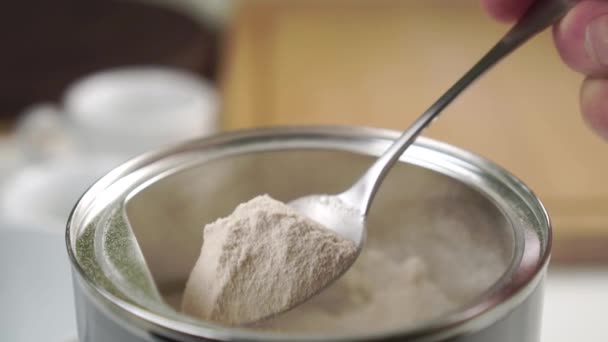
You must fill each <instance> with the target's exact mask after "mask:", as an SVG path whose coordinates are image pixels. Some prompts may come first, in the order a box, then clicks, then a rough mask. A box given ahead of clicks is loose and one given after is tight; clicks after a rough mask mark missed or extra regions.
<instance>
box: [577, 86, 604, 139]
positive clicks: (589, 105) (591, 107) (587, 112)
mask: <svg viewBox="0 0 608 342" xmlns="http://www.w3.org/2000/svg"><path fill="white" fill-rule="evenodd" d="M581 111H582V112H583V116H584V118H585V119H586V121H587V123H589V125H590V126H591V127H592V128H593V130H594V131H596V132H597V133H598V134H599V135H600V136H602V137H604V138H605V139H608V79H605V78H587V79H586V80H585V82H583V86H582V87H581Z"/></svg>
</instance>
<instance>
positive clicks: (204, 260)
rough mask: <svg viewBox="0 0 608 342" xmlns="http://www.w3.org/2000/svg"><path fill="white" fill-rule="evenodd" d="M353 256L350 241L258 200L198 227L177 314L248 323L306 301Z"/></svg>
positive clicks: (265, 198) (354, 251)
mask: <svg viewBox="0 0 608 342" xmlns="http://www.w3.org/2000/svg"><path fill="white" fill-rule="evenodd" d="M356 256H357V248H356V246H355V244H354V243H353V242H352V241H350V240H346V239H344V238H342V237H340V236H338V235H337V234H335V233H334V232H332V231H330V230H328V229H326V228H324V227H323V226H321V225H320V224H318V223H316V222H314V221H312V220H310V219H308V218H306V217H304V216H302V215H300V214H299V213H297V212H296V211H295V210H293V209H292V208H290V207H289V206H287V205H285V204H283V203H281V202H279V201H276V200H274V199H272V198H270V197H269V196H267V195H264V196H258V197H256V198H254V199H252V200H251V201H249V202H247V203H243V204H241V205H239V206H238V207H237V208H236V209H235V211H234V212H233V213H232V214H231V215H230V216H228V217H226V218H222V219H219V220H217V221H215V222H213V223H211V224H208V225H207V226H205V228H204V243H203V247H202V249H201V254H200V257H199V259H198V260H197V262H196V265H195V266H194V269H193V270H192V273H191V274H190V277H189V279H188V282H187V284H186V289H185V292H184V297H183V301H182V310H183V312H185V313H187V314H189V315H192V316H196V317H199V318H201V319H204V320H210V321H215V322H220V323H223V324H229V325H235V324H243V323H250V322H255V321H257V320H259V319H262V318H265V317H268V316H270V315H273V314H276V313H280V312H283V311H285V310H287V309H289V308H291V307H293V306H295V305H297V304H299V303H300V302H302V301H304V300H306V299H308V298H309V297H311V296H312V295H314V294H315V293H316V292H318V291H319V290H320V289H322V288H324V287H325V286H327V285H328V284H329V283H330V282H332V281H333V280H334V279H336V277H338V276H339V275H340V274H342V273H343V272H344V271H345V270H346V269H347V268H348V267H349V266H350V265H351V264H352V262H353V261H354V260H355V258H356Z"/></svg>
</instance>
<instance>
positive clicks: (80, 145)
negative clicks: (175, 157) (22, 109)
mask: <svg viewBox="0 0 608 342" xmlns="http://www.w3.org/2000/svg"><path fill="white" fill-rule="evenodd" d="M62 112H63V113H62ZM217 112H218V99H217V94H216V91H215V89H214V87H213V86H212V85H210V84H209V83H208V82H206V81H204V80H203V79H202V78H200V77H198V76H197V75H194V74H192V73H189V72H187V71H184V70H180V69H175V68H168V67H154V66H138V67H123V68H116V69H110V70H105V71H100V72H97V73H94V74H92V75H90V76H87V77H85V78H83V79H81V80H79V81H77V82H75V83H73V84H72V85H71V86H70V87H68V89H67V91H66V92H65V95H64V98H63V106H62V107H57V106H52V105H48V104H44V105H36V106H33V107H31V108H30V110H28V111H27V113H25V118H24V119H23V121H22V125H21V129H20V130H19V132H18V135H19V136H20V137H21V140H22V142H23V145H24V146H26V151H27V152H28V153H30V154H31V155H32V156H33V157H34V158H39V157H44V155H51V156H54V155H56V154H59V153H65V152H66V151H69V152H80V153H86V154H91V153H94V154H111V155H123V156H125V157H132V156H134V155H137V154H140V153H143V152H146V151H148V150H151V149H155V148H158V147H161V146H163V145H167V144H172V143H176V142H178V141H181V140H186V139H190V138H193V137H197V136H202V135H208V134H212V133H215V132H216V131H217V129H218V118H217V116H218V114H217ZM60 113H61V114H63V115H57V114H60ZM66 137H67V138H68V139H67V140H68V141H69V145H70V146H68V147H66V141H65V140H66V139H65V138H66Z"/></svg>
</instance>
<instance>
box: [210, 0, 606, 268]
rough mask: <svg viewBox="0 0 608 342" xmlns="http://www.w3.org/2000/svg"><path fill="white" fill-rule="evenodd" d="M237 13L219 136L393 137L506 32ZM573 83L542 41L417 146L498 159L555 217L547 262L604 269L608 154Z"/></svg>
mask: <svg viewBox="0 0 608 342" xmlns="http://www.w3.org/2000/svg"><path fill="white" fill-rule="evenodd" d="M245 3H246V4H248V5H246V6H244V7H242V8H241V9H240V11H239V12H238V15H237V18H236V21H235V23H234V26H233V27H232V28H231V31H230V32H229V35H228V40H227V42H226V46H225V47H226V49H225V53H226V56H225V57H226V58H225V59H224V60H225V64H224V66H223V73H222V87H223V90H224V96H225V106H224V114H225V115H224V120H225V121H224V127H225V128H226V129H234V128H243V127H254V126H261V125H285V124H288V125H295V124H354V125H366V126H378V127H387V128H392V129H397V130H401V129H403V128H405V127H407V126H408V124H409V123H410V122H411V121H412V120H413V119H414V118H415V117H416V116H417V115H419V113H421V112H422V111H423V110H425V109H426V108H427V107H428V106H429V105H430V104H431V103H432V102H433V101H434V100H435V99H436V98H437V97H438V96H439V95H440V94H441V93H442V92H443V91H444V90H445V89H447V87H449V86H450V85H451V84H452V83H453V82H454V81H455V80H456V79H457V78H458V77H459V76H460V75H462V73H463V72H465V71H466V70H467V69H468V68H469V67H470V66H472V64H473V63H474V62H475V61H476V60H478V59H479V57H480V56H481V55H482V54H483V53H485V51H487V50H488V48H489V47H490V46H491V45H492V44H493V43H494V42H495V41H496V40H497V39H498V38H499V37H500V36H502V34H503V33H504V32H505V30H506V29H507V27H506V26H504V25H502V24H498V23H495V22H493V21H492V20H490V19H489V18H487V17H486V16H485V15H484V14H483V13H482V11H481V10H480V9H479V8H478V6H477V5H476V2H474V3H472V2H471V1H460V2H457V3H454V2H452V3H450V4H449V5H446V2H437V1H432V2H424V3H422V2H407V1H406V2H404V1H389V0H380V1H357V2H345V1H326V2H313V3H311V2H305V3H303V2H300V1H282V2H276V1H264V2H245ZM581 80H582V77H581V76H580V75H578V74H576V73H574V72H572V71H570V70H568V69H567V68H566V67H565V66H564V65H563V64H562V63H561V61H560V59H559V57H558V56H557V54H556V52H555V51H554V47H553V45H552V40H551V35H550V33H549V32H545V33H543V34H542V35H541V36H539V37H537V38H535V39H534V40H533V41H532V42H531V43H529V44H528V45H526V46H524V47H522V48H521V49H520V50H519V51H517V52H516V53H515V54H514V55H512V56H511V57H510V58H509V59H508V60H505V61H504V62H503V63H501V64H500V65H498V66H497V67H496V68H495V69H494V70H492V71H491V72H490V73H489V74H487V75H486V76H485V77H484V78H483V79H482V80H480V81H479V82H477V83H476V84H474V85H473V86H472V87H471V88H470V89H469V90H467V92H466V93H464V94H463V95H462V96H461V97H460V98H459V99H457V100H456V101H455V103H454V104H453V105H451V106H450V107H449V108H448V109H447V110H446V111H445V113H444V115H443V116H442V117H441V119H440V120H438V121H437V122H436V123H435V124H434V125H433V127H431V128H430V129H429V130H428V131H427V132H426V133H425V135H428V136H431V137H434V138H438V139H441V140H444V141H447V142H449V143H452V144H454V145H457V146H461V147H464V148H466V149H469V150H471V151H474V152H476V153H478V154H481V155H483V156H485V157H487V158H489V159H491V160H493V161H496V162H497V163H499V164H500V165H502V166H504V167H505V168H507V169H509V170H510V171H511V172H513V173H514V174H515V175H517V176H518V177H520V178H521V179H523V180H524V181H525V182H526V183H527V184H528V185H529V186H530V187H532V189H533V190H534V191H535V192H536V193H537V194H538V195H539V196H540V197H541V199H542V200H543V201H544V202H545V204H546V206H547V207H548V210H549V212H550V214H551V216H552V219H553V223H554V227H555V241H556V254H555V257H556V259H557V260H562V261H585V262H599V261H601V260H605V261H608V182H607V181H606V177H605V175H606V173H607V172H608V144H607V143H606V142H605V141H602V140H601V139H600V138H598V137H596V136H595V135H593V134H592V133H591V131H590V130H588V128H587V127H586V125H585V123H584V122H583V121H582V119H581V118H580V115H579V108H578V89H579V86H580V82H581ZM575 241H576V243H575V245H571V242H575ZM592 244H593V245H594V247H590V246H591V245H592Z"/></svg>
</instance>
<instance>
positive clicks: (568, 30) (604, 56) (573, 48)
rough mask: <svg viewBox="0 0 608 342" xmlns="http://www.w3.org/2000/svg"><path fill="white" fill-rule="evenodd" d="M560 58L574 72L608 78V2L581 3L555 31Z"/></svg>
mask: <svg viewBox="0 0 608 342" xmlns="http://www.w3.org/2000/svg"><path fill="white" fill-rule="evenodd" d="M553 36H554V39H555V45H556V46H557V50H558V51H559V54H560V56H561V57H562V59H563V60H564V62H566V64H568V65H569V66H570V67H571V68H573V69H574V70H577V71H580V72H582V73H584V74H587V75H594V76H600V75H608V2H606V1H601V0H588V1H582V2H581V3H579V4H577V5H576V6H575V7H574V8H573V9H572V10H571V11H570V12H569V13H568V14H567V15H566V16H565V17H564V18H563V19H562V20H561V21H560V22H559V23H558V24H557V25H556V26H555V28H554V30H553Z"/></svg>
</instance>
